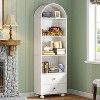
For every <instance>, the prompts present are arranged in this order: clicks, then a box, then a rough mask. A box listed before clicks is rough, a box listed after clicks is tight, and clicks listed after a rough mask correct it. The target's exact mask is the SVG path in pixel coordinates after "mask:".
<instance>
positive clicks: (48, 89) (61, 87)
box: [41, 84, 67, 95]
mask: <svg viewBox="0 0 100 100" xmlns="http://www.w3.org/2000/svg"><path fill="white" fill-rule="evenodd" d="M41 92H42V94H43V95H45V94H60V93H66V92H67V84H50V85H47V84H42V86H41Z"/></svg>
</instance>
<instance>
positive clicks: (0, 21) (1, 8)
mask: <svg viewBox="0 0 100 100" xmlns="http://www.w3.org/2000/svg"><path fill="white" fill-rule="evenodd" d="M3 18H4V0H0V29H2V28H3V24H4V22H3V21H4V19H3Z"/></svg>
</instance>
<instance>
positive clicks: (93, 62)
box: [84, 60, 100, 64]
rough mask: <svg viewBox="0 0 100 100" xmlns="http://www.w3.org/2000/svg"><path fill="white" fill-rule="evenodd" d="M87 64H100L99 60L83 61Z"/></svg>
mask: <svg viewBox="0 0 100 100" xmlns="http://www.w3.org/2000/svg"><path fill="white" fill-rule="evenodd" d="M84 62H85V63H87V64H100V61H87V60H86V61H84Z"/></svg>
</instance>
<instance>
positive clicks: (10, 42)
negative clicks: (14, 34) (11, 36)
mask: <svg viewBox="0 0 100 100" xmlns="http://www.w3.org/2000/svg"><path fill="white" fill-rule="evenodd" d="M0 45H5V46H17V45H20V40H0Z"/></svg>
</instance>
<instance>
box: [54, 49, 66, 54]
mask: <svg viewBox="0 0 100 100" xmlns="http://www.w3.org/2000/svg"><path fill="white" fill-rule="evenodd" d="M54 51H55V53H56V54H57V55H64V54H65V49H64V48H57V49H54Z"/></svg>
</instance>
